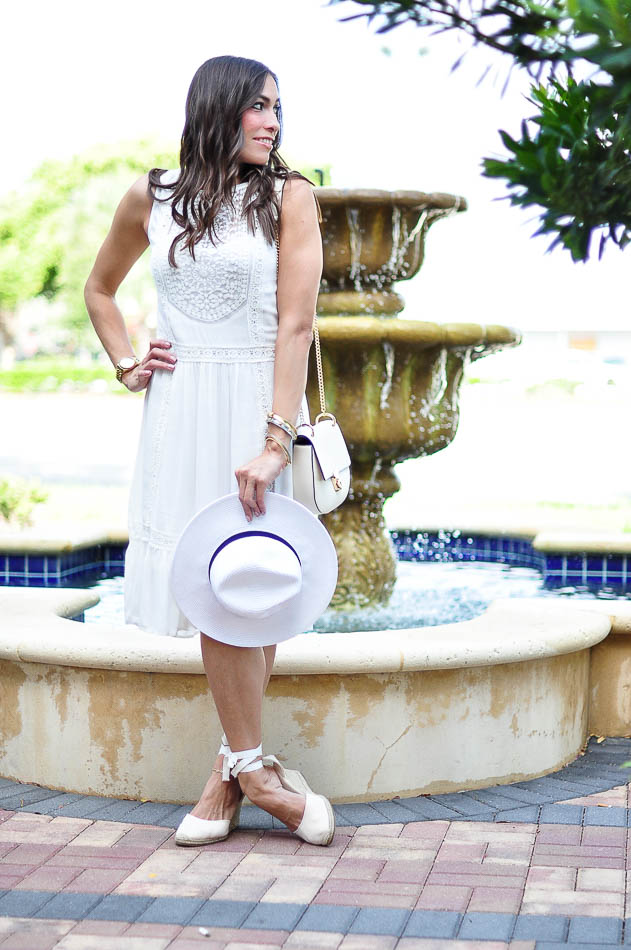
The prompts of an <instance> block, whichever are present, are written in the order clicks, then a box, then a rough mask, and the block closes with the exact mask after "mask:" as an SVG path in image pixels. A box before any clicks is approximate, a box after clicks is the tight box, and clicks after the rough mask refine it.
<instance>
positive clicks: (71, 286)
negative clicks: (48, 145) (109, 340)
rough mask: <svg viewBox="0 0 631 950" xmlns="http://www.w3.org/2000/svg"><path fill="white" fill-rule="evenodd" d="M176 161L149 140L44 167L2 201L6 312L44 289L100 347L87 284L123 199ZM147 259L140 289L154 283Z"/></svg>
mask: <svg viewBox="0 0 631 950" xmlns="http://www.w3.org/2000/svg"><path fill="white" fill-rule="evenodd" d="M174 161H175V154H174V152H173V151H169V150H168V149H164V148H160V147H158V146H157V145H156V144H155V143H151V142H147V141H141V142H132V143H119V144H117V145H115V146H108V147H104V146H99V147H95V148H93V149H91V150H89V151H88V152H86V153H84V154H82V155H78V156H76V157H74V158H72V159H70V160H69V161H65V162H62V161H46V162H44V163H43V164H42V165H40V166H39V167H38V168H37V169H36V171H35V172H34V174H33V175H32V177H31V179H30V181H29V182H28V183H27V184H26V185H25V186H24V187H23V189H21V190H20V191H19V192H14V193H12V194H10V195H9V196H8V197H6V198H5V199H4V200H3V201H2V203H1V204H0V310H5V311H14V310H15V309H16V308H17V307H18V306H19V304H21V303H23V302H25V301H26V300H29V299H31V298H33V297H37V296H40V295H42V296H45V297H47V298H49V299H57V300H59V301H60V302H61V303H62V305H63V309H64V312H65V318H64V324H65V326H66V327H67V328H68V329H69V330H70V331H71V333H72V335H73V338H74V340H75V342H84V343H89V344H92V345H95V344H94V341H95V340H96V338H95V336H94V331H93V329H92V326H91V324H90V322H89V319H88V316H87V313H86V310H85V304H84V300H83V287H84V285H85V281H86V279H87V276H88V274H89V272H90V270H91V267H92V264H93V262H94V258H95V256H96V252H97V250H98V248H99V247H100V245H101V243H102V242H103V239H104V238H105V236H106V234H107V232H108V230H109V226H110V224H111V220H112V216H113V213H114V210H115V208H116V205H117V203H118V202H119V201H120V199H121V198H122V196H123V194H124V193H125V191H127V189H128V188H129V187H130V186H131V185H132V184H133V182H134V181H135V180H136V179H137V178H139V177H140V176H141V175H143V174H145V172H146V171H148V169H149V168H152V167H153V166H156V165H157V166H162V167H172V166H173V163H174ZM142 264H143V265H144V266H141V267H138V269H137V270H136V273H135V274H134V272H133V271H132V274H133V277H132V286H131V287H130V289H131V292H132V293H133V292H136V293H140V292H141V285H142V284H143V283H144V284H146V282H147V276H148V271H147V265H146V262H144V261H143V262H142ZM130 276H131V275H130ZM134 277H135V278H136V279H135V280H134ZM138 277H140V280H138ZM128 286H129V285H128ZM96 345H98V341H96Z"/></svg>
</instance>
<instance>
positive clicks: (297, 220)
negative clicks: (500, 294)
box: [270, 178, 322, 441]
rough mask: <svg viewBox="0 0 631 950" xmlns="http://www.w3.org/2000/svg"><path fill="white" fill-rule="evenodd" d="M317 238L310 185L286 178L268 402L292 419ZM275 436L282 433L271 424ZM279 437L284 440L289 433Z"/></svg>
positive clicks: (307, 335)
mask: <svg viewBox="0 0 631 950" xmlns="http://www.w3.org/2000/svg"><path fill="white" fill-rule="evenodd" d="M321 277H322V238H321V236H320V226H319V224H318V214H317V209H316V203H315V200H314V193H313V188H312V186H311V185H310V184H309V182H307V181H304V180H303V179H301V178H294V179H290V180H289V181H287V182H286V183H285V187H284V194H283V202H282V210H281V226H280V253H279V264H278V291H277V300H278V337H277V340H276V358H275V362H274V398H273V402H272V408H273V410H274V412H277V413H278V415H279V416H282V417H283V419H288V420H289V421H290V422H292V423H295V422H296V420H297V418H298V412H299V410H300V404H301V402H302V397H303V395H304V391H305V386H306V384H307V363H308V358H309V348H310V346H311V341H312V338H313V315H314V314H315V309H316V301H317V299H318V290H319V288H320V278H321ZM270 432H273V434H274V435H275V436H277V437H278V438H280V437H281V435H282V436H284V435H285V433H284V432H283V431H282V430H281V429H278V428H277V427H276V426H271V427H270ZM284 441H288V438H287V439H285V440H284Z"/></svg>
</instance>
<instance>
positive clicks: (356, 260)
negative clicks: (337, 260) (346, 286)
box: [346, 207, 362, 292]
mask: <svg viewBox="0 0 631 950" xmlns="http://www.w3.org/2000/svg"><path fill="white" fill-rule="evenodd" d="M346 221H347V223H348V234H349V243H350V250H351V267H350V272H349V277H350V279H351V280H352V281H353V286H354V287H355V290H356V291H357V292H360V291H361V289H362V282H361V267H362V265H361V249H362V236H361V231H360V229H359V209H358V208H348V207H347V208H346Z"/></svg>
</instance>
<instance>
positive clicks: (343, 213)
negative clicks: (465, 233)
mask: <svg viewBox="0 0 631 950" xmlns="http://www.w3.org/2000/svg"><path fill="white" fill-rule="evenodd" d="M317 196H318V201H319V203H320V206H321V208H322V217H323V222H322V237H323V244H324V269H323V277H322V284H321V292H320V295H319V297H318V308H317V309H318V315H319V320H318V325H319V330H320V339H321V343H322V358H323V367H324V381H325V389H326V398H327V409H328V410H329V411H331V412H333V413H334V414H335V415H336V416H337V418H338V420H339V422H340V425H341V427H342V431H343V433H344V436H345V438H346V441H347V443H348V447H349V451H350V454H351V458H352V485H351V493H350V495H349V499H348V501H347V502H345V504H344V505H343V506H342V507H341V508H339V509H338V510H337V511H335V512H333V513H331V514H330V515H328V516H327V517H326V518H325V519H324V521H325V523H326V527H327V529H328V530H329V532H330V534H331V536H332V537H333V540H334V542H335V545H336V548H337V551H338V555H339V581H338V585H337V589H336V592H335V595H334V598H333V602H332V606H333V607H335V608H339V609H345V608H346V609H350V608H356V607H367V606H371V605H376V604H383V603H387V601H388V599H389V597H390V594H391V593H392V588H393V586H394V581H395V574H396V562H395V556H394V550H393V547H392V543H391V541H390V538H389V535H388V533H387V531H386V528H385V523H384V520H383V513H382V507H383V503H384V501H385V500H386V498H388V497H389V496H390V495H393V494H394V493H395V492H396V491H398V489H399V487H400V484H399V480H398V478H397V476H396V474H395V472H394V466H395V465H396V464H397V462H402V461H404V460H405V459H409V458H416V457H418V456H420V455H431V454H432V453H434V452H438V451H439V450H440V449H443V448H445V446H447V445H449V443H450V442H451V440H452V439H453V438H454V436H455V434H456V429H457V428H458V418H459V406H458V394H459V387H460V383H461V380H462V375H463V371H464V368H465V366H466V365H467V363H468V362H469V361H470V360H473V359H480V358H481V357H483V356H486V355H488V354H489V353H492V352H494V351H495V350H497V349H498V348H501V347H505V346H512V345H515V344H517V343H519V339H520V338H519V335H518V334H517V333H516V332H515V331H514V330H510V329H508V328H507V327H502V326H484V327H483V326H479V325H478V324H472V323H447V324H442V325H440V324H437V323H428V322H422V321H419V320H403V319H401V318H399V317H398V314H399V313H400V312H401V311H402V310H403V306H404V302H403V299H402V298H401V296H400V295H399V294H398V293H396V292H395V291H394V290H393V289H392V288H393V284H394V283H395V282H396V281H399V280H409V279H410V278H411V277H414V275H415V274H417V273H418V271H419V269H420V267H421V265H422V263H423V259H424V255H425V237H426V235H427V231H428V229H429V228H430V226H431V225H432V224H434V223H435V222H436V221H438V220H440V219H441V218H445V217H447V216H450V215H453V214H454V213H457V212H461V211H464V210H466V202H465V200H464V199H463V198H459V197H456V196H454V195H447V194H425V193H423V192H421V191H378V190H374V189H353V190H340V189H336V188H318V189H317ZM312 359H313V364H315V358H314V354H312ZM308 398H309V405H310V407H311V408H312V415H314V414H315V412H314V411H313V410H315V409H316V408H317V407H318V405H319V400H318V389H317V377H316V372H315V365H312V366H311V367H310V372H309V388H308Z"/></svg>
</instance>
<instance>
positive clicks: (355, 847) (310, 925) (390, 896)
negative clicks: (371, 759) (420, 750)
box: [0, 739, 631, 950]
mask: <svg viewBox="0 0 631 950" xmlns="http://www.w3.org/2000/svg"><path fill="white" fill-rule="evenodd" d="M630 747H631V743H630V742H629V740H628V739H615V740H606V741H604V742H597V741H596V740H594V739H592V740H591V741H590V744H589V747H588V751H587V753H586V755H584V756H581V757H579V759H578V760H577V761H576V763H573V764H572V765H570V766H568V767H566V768H565V769H562V770H560V771H559V772H557V773H555V775H554V776H550V777H546V778H544V779H534V780H532V781H531V782H523V783H517V784H515V785H511V786H497V787H495V789H493V790H489V789H486V790H478V791H477V792H471V793H464V794H461V793H456V794H450V795H442V796H441V795H436V796H420V797H419V798H418V799H399V800H398V801H397V802H393V803H391V804H393V805H394V806H395V807H397V808H398V809H399V810H400V815H401V817H402V818H403V820H399V821H394V820H393V819H392V818H391V817H388V816H387V815H383V814H382V815H381V816H380V817H381V820H380V821H377V819H371V818H370V815H368V820H369V821H370V823H365V824H356V823H352V824H347V825H343V824H341V820H343V814H344V812H343V811H342V809H345V808H349V809H350V808H367V807H373V808H374V810H375V812H376V810H377V808H379V807H381V808H382V810H385V811H386V812H387V810H388V809H387V806H388V804H389V803H372V805H371V806H338V807H337V808H336V811H337V814H338V827H337V832H336V836H335V839H334V841H333V843H332V844H331V845H330V846H329V847H328V848H318V847H314V846H311V845H307V844H305V843H304V842H301V841H300V839H298V838H296V837H295V836H293V835H291V834H290V833H289V832H287V831H286V830H281V829H280V828H272V829H269V828H268V829H267V830H266V829H265V828H261V827H259V828H257V827H255V825H256V824H257V818H256V814H255V812H256V811H257V810H255V809H244V812H250V817H249V819H248V821H247V823H248V825H249V826H250V827H247V828H243V829H241V828H240V829H239V830H237V831H235V832H233V833H232V834H231V835H230V836H229V838H228V839H227V840H226V841H223V842H220V843H218V844H216V845H209V846H207V847H204V848H190V849H189V848H186V849H184V848H178V847H176V846H175V844H174V841H173V827H167V826H166V825H174V824H175V823H176V819H177V817H178V816H177V815H176V813H175V812H174V811H173V806H171V812H170V814H171V815H172V817H173V819H174V820H172V821H169V820H168V819H166V818H164V819H162V822H161V823H160V824H147V823H146V821H145V823H143V824H139V823H138V822H134V821H133V820H123V821H121V820H106V819H105V818H104V817H97V815H98V813H99V812H100V814H101V815H104V814H106V813H107V814H110V815H111V814H112V811H111V806H105V805H102V806H101V808H100V809H99V808H95V805H94V802H95V801H96V800H95V799H90V798H85V797H81V796H75V797H74V806H72V805H71V804H67V805H66V807H67V808H68V811H72V814H73V817H70V816H68V815H64V806H63V804H59V803H58V804H57V805H55V806H54V807H53V805H52V803H53V801H54V800H55V799H57V800H58V799H59V796H55V795H54V794H52V793H50V792H49V793H48V796H49V797H48V798H45V799H42V801H41V806H38V804H37V803H36V802H34V801H31V804H28V803H27V802H26V801H24V804H23V805H22V806H20V802H19V801H16V800H15V792H16V785H15V784H14V783H6V784H5V785H4V786H3V787H2V789H0V792H1V793H2V798H1V800H0V805H2V804H4V805H5V806H6V805H8V804H9V803H11V805H12V808H8V807H5V809H4V810H2V811H0V889H2V896H0V950H17V948H23V950H53V948H56V950H90V948H99V950H166V948H167V947H168V948H177V950H193V948H195V950H201V948H212V950H219V948H226V950H227V948H229V950H247V948H249V947H255V946H266V947H270V948H277V947H283V948H287V950H289V948H292V950H303V948H304V950H307V948H310V950H311V948H341V950H350V948H357V950H393V948H395V947H396V948H397V950H434V948H436V950H438V948H448V947H458V946H462V947H463V948H465V950H473V948H474V947H476V946H480V947H485V948H489V950H496V948H497V950H499V948H502V947H507V946H509V945H510V946H515V947H520V948H524V950H525V948H535V947H536V948H542V950H552V948H560V947H565V948H567V947H572V946H576V947H581V948H582V950H587V948H589V947H590V946H592V947H599V948H602V947H608V946H620V945H621V944H622V943H623V942H624V943H625V944H626V943H631V925H629V926H628V927H627V933H626V934H625V918H626V917H627V916H631V905H630V903H629V897H628V892H629V888H628V887H627V884H626V880H625V878H626V873H625V872H626V869H627V868H628V867H629V861H630V860H631V854H630V853H629V835H630V834H631V831H629V830H628V825H629V815H630V804H631V797H630V791H629V786H628V785H627V784H617V785H614V782H615V781H616V778H617V779H618V781H619V778H620V775H621V774H622V775H624V776H625V777H626V776H628V771H627V770H624V769H622V768H621V766H622V762H623V761H624V759H625V757H627V756H628V755H629V751H630ZM612 786H613V787H612ZM555 787H556V788H557V789H563V788H565V789H567V788H568V787H574V789H575V791H576V789H578V788H583V789H584V790H585V791H586V792H589V789H590V787H591V788H592V789H593V788H594V787H597V788H600V789H601V790H600V791H596V792H593V791H592V792H591V793H589V794H585V795H579V796H577V795H576V794H574V795H573V797H572V798H570V799H565V800H558V801H557V802H556V803H553V802H551V801H550V798H551V794H552V790H553V789H554V788H555ZM17 788H18V789H19V786H18V787H17ZM22 788H23V789H24V790H25V791H24V799H27V798H28V797H29V794H31V797H32V793H29V792H27V791H26V789H27V788H29V787H28V786H22ZM30 788H32V787H30ZM604 789H609V790H604ZM51 794H52V797H51ZM68 797H69V798H70V797H71V796H68ZM493 798H495V799H496V802H495V804H493V802H492V801H491V799H493ZM511 798H512V800H513V802H514V804H515V806H517V807H516V808H515V809H513V811H512V816H513V817H512V819H509V814H511V813H510V812H509V811H508V810H507V809H505V808H504V809H502V808H501V807H500V806H499V805H498V802H500V801H501V800H504V801H505V800H507V799H509V800H510V799H511ZM416 801H421V802H422V801H424V802H426V803H428V805H429V804H430V803H431V804H434V805H436V806H437V807H438V806H440V807H443V808H444V809H445V811H447V809H449V810H450V811H451V813H452V814H453V815H454V818H453V819H451V820H446V819H435V820H432V819H428V818H425V819H422V818H421V819H420V820H419V817H420V816H419V815H418V814H416V815H415V814H414V811H413V810H411V809H407V805H408V804H410V803H412V802H416ZM47 802H48V803H49V808H48V810H49V811H50V812H51V813H50V814H41V813H38V808H39V811H40V812H41V811H42V810H45V806H46V803H47ZM476 802H477V803H478V804H479V805H480V806H484V807H481V808H480V809H478V813H477V814H471V812H472V811H474V812H475V811H476V809H475V807H473V804H472V803H476ZM119 804H120V806H121V807H125V808H127V809H128V811H129V809H133V808H134V807H135V808H137V809H139V815H138V817H139V818H140V812H141V810H142V808H143V805H142V804H141V803H132V802H125V803H123V802H120V803H119ZM108 807H109V808H110V811H109V812H106V809H107V808H108ZM155 807H164V808H167V809H168V808H169V806H155ZM485 807H486V810H485ZM82 808H83V809H84V810H85V811H87V812H91V814H92V816H93V817H88V816H87V815H86V817H76V816H77V815H78V814H80V812H81V809H82ZM455 809H459V811H455ZM498 809H499V810H498ZM179 811H180V809H177V812H178V813H179ZM467 812H468V814H467ZM376 813H377V812H376ZM346 814H347V815H350V814H352V813H351V812H346ZM406 814H407V818H408V820H405V818H404V816H405V815H406ZM129 817H130V819H133V811H131V812H130V813H129ZM146 817H149V816H148V814H147V816H146ZM533 819H534V820H533ZM259 824H260V822H259Z"/></svg>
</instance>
